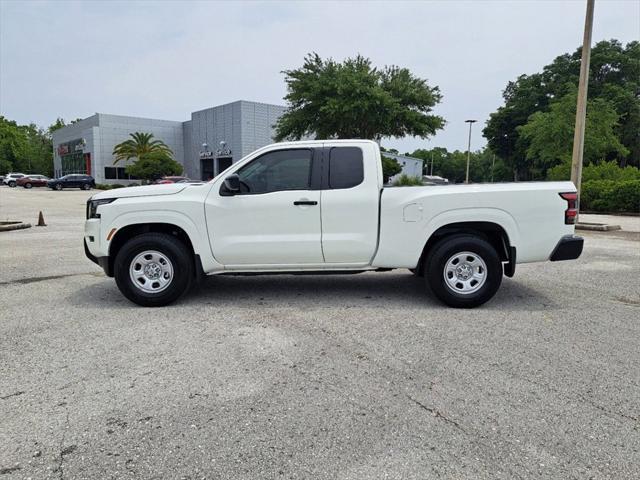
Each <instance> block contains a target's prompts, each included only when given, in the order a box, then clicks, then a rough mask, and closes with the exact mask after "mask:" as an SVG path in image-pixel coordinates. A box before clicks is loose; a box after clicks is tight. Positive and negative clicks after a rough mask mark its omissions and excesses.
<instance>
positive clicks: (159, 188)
mask: <svg viewBox="0 0 640 480" xmlns="http://www.w3.org/2000/svg"><path fill="white" fill-rule="evenodd" d="M188 186H189V184H188V183H165V184H160V185H142V186H140V187H126V188H115V189H113V190H105V191H104V192H100V193H97V194H95V195H94V196H93V197H91V198H92V199H93V200H100V199H102V198H128V197H149V196H152V195H173V194H175V193H179V192H181V191H182V190H184V189H185V188H187V187H188Z"/></svg>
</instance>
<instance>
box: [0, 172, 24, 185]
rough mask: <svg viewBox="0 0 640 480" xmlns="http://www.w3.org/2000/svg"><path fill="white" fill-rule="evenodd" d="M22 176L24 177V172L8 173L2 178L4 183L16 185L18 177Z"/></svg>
mask: <svg viewBox="0 0 640 480" xmlns="http://www.w3.org/2000/svg"><path fill="white" fill-rule="evenodd" d="M22 177H24V173H13V172H12V173H7V174H6V175H5V176H4V178H3V179H2V183H4V184H5V185H9V186H10V187H15V186H16V182H17V181H18V179H20V178H22Z"/></svg>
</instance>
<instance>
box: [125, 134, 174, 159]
mask: <svg viewBox="0 0 640 480" xmlns="http://www.w3.org/2000/svg"><path fill="white" fill-rule="evenodd" d="M129 136H130V137H131V139H129V140H125V141H124V142H122V143H119V144H118V145H116V146H115V147H113V155H114V156H115V160H114V162H113V163H114V165H115V164H116V163H118V162H119V161H120V160H129V159H131V158H137V159H141V158H142V156H143V155H145V154H150V153H152V154H154V158H158V156H159V155H164V156H165V157H166V158H167V159H169V160H171V159H172V156H173V152H172V151H171V149H170V148H169V147H168V146H167V145H166V144H165V143H164V142H163V141H162V140H153V133H143V132H135V133H130V134H129Z"/></svg>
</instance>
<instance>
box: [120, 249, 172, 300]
mask: <svg viewBox="0 0 640 480" xmlns="http://www.w3.org/2000/svg"><path fill="white" fill-rule="evenodd" d="M129 277H130V278H131V282H132V283H133V284H134V285H135V286H136V288H138V289H139V290H141V291H143V292H145V293H160V292H162V291H163V290H165V289H166V288H167V287H168V286H169V285H171V282H172V281H173V264H172V263H171V260H169V258H168V257H167V256H166V255H165V254H163V253H161V252H158V251H157V250H145V251H144V252H142V253H139V254H138V255H136V256H135V257H134V258H133V260H132V261H131V263H130V264H129Z"/></svg>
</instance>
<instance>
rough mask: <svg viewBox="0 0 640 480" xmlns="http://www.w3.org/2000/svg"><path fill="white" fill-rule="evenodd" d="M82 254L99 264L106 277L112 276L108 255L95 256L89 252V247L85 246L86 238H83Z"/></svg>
mask: <svg viewBox="0 0 640 480" xmlns="http://www.w3.org/2000/svg"><path fill="white" fill-rule="evenodd" d="M84 254H85V255H86V256H87V258H88V259H89V260H91V261H92V262H93V263H95V264H96V265H99V266H100V267H101V268H102V270H104V273H105V274H106V275H107V277H112V276H113V275H112V273H111V271H110V269H109V257H96V256H94V255H92V254H91V252H90V251H89V247H88V246H87V239H86V238H85V239H84Z"/></svg>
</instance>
